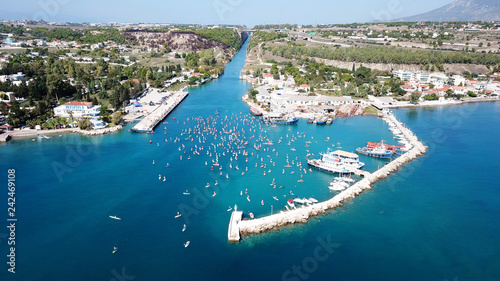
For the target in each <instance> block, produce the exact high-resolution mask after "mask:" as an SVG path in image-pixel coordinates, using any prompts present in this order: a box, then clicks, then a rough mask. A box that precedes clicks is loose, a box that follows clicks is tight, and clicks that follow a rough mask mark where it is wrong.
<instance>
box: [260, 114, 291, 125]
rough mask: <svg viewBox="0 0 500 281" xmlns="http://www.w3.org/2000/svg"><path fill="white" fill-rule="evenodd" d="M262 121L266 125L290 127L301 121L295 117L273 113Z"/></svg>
mask: <svg viewBox="0 0 500 281" xmlns="http://www.w3.org/2000/svg"><path fill="white" fill-rule="evenodd" d="M262 120H263V121H264V123H266V124H278V125H290V124H295V123H297V122H299V119H298V118H296V117H295V116H293V115H286V114H283V113H275V112H271V113H269V114H266V115H264V116H263V118H262Z"/></svg>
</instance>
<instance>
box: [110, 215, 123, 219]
mask: <svg viewBox="0 0 500 281" xmlns="http://www.w3.org/2000/svg"><path fill="white" fill-rule="evenodd" d="M109 217H110V218H112V219H115V220H122V219H120V218H119V217H117V216H109Z"/></svg>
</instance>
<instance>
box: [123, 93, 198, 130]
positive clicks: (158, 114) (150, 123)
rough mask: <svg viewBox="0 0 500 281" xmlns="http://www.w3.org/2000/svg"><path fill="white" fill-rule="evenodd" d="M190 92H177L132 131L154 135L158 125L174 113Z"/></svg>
mask: <svg viewBox="0 0 500 281" xmlns="http://www.w3.org/2000/svg"><path fill="white" fill-rule="evenodd" d="M188 94H189V93H188V92H176V93H174V94H173V95H172V96H171V97H169V98H168V99H167V100H166V101H165V102H164V103H162V104H161V105H160V106H158V107H157V108H156V109H155V110H153V112H151V113H150V114H149V115H148V116H146V117H145V118H144V119H142V120H141V121H140V122H139V123H137V125H135V126H134V127H132V129H131V131H132V132H136V133H152V132H153V131H154V128H155V127H156V125H158V123H160V122H161V121H162V120H163V119H164V118H165V117H166V116H167V115H169V114H170V112H172V110H174V109H175V108H176V107H177V106H178V105H179V104H180V103H181V102H182V101H183V100H184V99H185V98H186V97H187V95H188Z"/></svg>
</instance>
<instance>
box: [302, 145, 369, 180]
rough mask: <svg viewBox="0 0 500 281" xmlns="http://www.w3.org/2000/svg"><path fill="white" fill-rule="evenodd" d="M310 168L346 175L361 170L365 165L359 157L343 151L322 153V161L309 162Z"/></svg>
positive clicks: (313, 160) (312, 160)
mask: <svg viewBox="0 0 500 281" xmlns="http://www.w3.org/2000/svg"><path fill="white" fill-rule="evenodd" d="M307 164H309V165H310V166H312V167H314V168H316V169H318V170H321V171H325V172H328V173H339V174H346V173H352V172H354V171H355V170H358V169H361V168H362V167H363V166H364V165H365V163H363V162H360V161H359V156H358V155H357V154H355V153H350V152H346V151H342V150H336V151H333V152H332V151H330V150H328V151H327V152H326V153H325V154H322V153H321V158H320V159H311V160H309V159H308V160H307Z"/></svg>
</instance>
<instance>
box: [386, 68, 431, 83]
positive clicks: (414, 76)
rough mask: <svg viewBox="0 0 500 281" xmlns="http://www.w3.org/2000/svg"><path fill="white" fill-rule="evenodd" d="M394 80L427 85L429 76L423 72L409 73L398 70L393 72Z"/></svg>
mask: <svg viewBox="0 0 500 281" xmlns="http://www.w3.org/2000/svg"><path fill="white" fill-rule="evenodd" d="M394 78H399V79H401V80H402V81H419V82H423V83H427V82H429V81H430V78H431V75H430V74H429V73H427V72H423V71H417V72H411V71H404V70H398V71H394Z"/></svg>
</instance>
